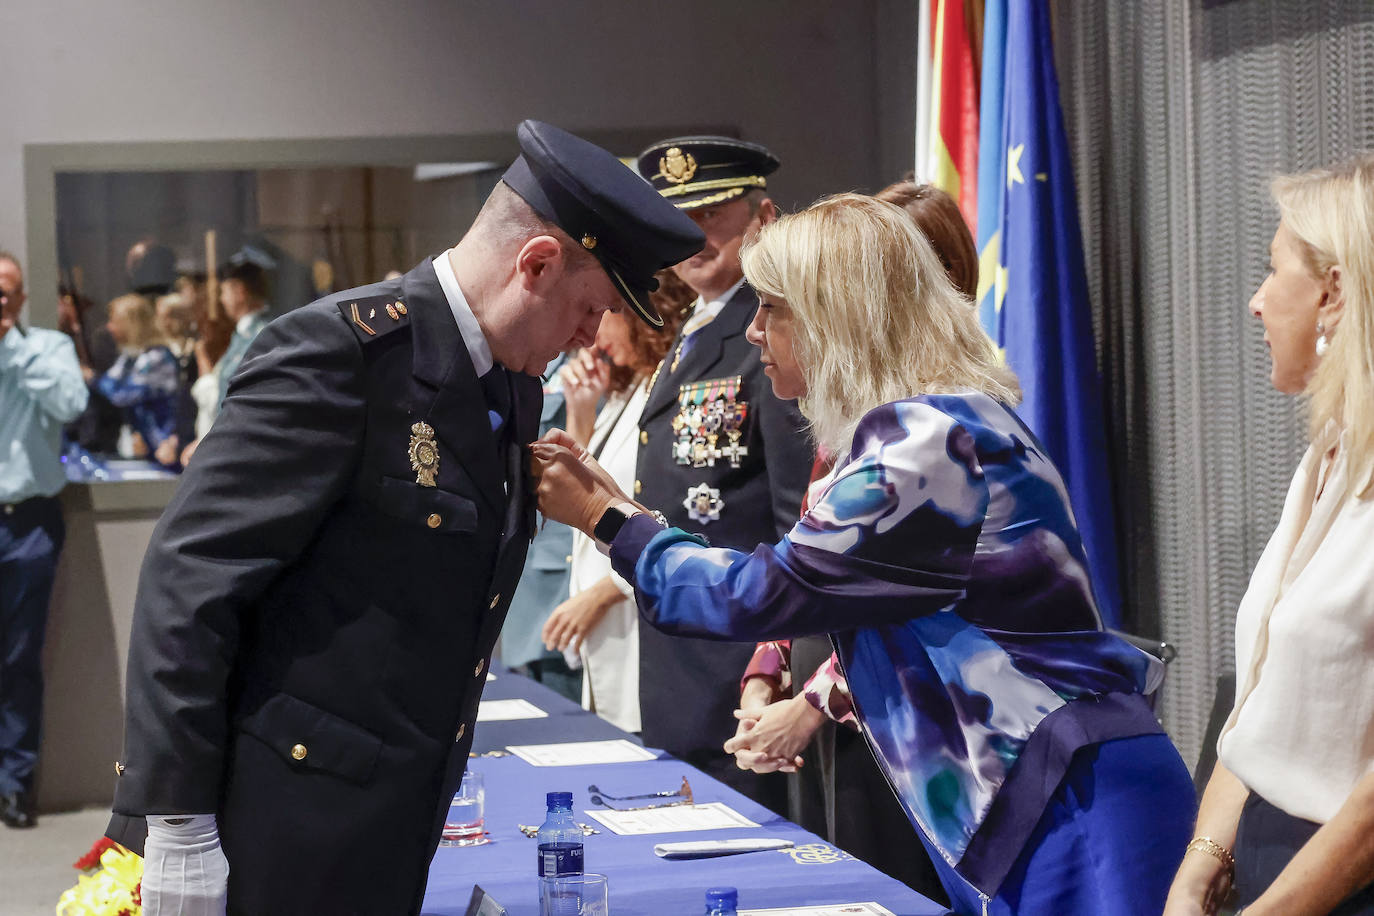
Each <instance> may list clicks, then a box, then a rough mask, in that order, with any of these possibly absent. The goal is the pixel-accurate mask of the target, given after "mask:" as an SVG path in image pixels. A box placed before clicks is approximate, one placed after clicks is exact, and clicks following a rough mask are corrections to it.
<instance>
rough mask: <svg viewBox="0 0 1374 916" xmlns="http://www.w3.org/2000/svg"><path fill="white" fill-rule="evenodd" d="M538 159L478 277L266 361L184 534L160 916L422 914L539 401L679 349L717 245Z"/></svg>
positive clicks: (478, 227)
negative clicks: (611, 359)
mask: <svg viewBox="0 0 1374 916" xmlns="http://www.w3.org/2000/svg"><path fill="white" fill-rule="evenodd" d="M518 136H519V141H520V147H521V150H522V155H521V156H520V158H518V159H517V160H516V162H515V163H514V165H512V166H511V168H510V169H509V171H507V172H506V174H505V176H504V178H503V180H502V182H501V183H500V184H498V185H497V188H496V190H494V191H493V192H492V195H491V197H490V198H489V199H488V200H487V202H486V204H485V205H484V207H483V209H482V211H481V213H479V215H478V217H477V219H476V221H475V222H474V223H473V226H472V228H471V229H470V230H469V231H468V233H467V234H466V235H465V236H464V237H463V239H462V241H460V242H459V243H458V244H457V245H456V246H455V247H454V248H453V249H451V250H450V251H448V252H445V253H444V254H443V255H441V256H439V257H437V258H435V259H433V260H428V261H425V262H424V263H422V264H420V265H419V266H418V267H416V268H415V269H414V270H412V271H410V273H408V274H406V275H405V276H404V277H402V278H400V279H398V280H393V281H388V282H383V283H378V284H374V285H372V286H367V287H363V288H360V289H354V290H349V291H346V292H343V293H339V294H337V295H333V296H330V297H328V298H326V299H322V300H319V301H317V302H314V303H312V304H310V305H308V306H305V307H303V308H300V309H297V310H295V311H293V312H290V313H288V314H287V315H285V316H283V317H281V318H279V319H277V320H276V321H274V322H273V323H272V324H270V325H269V326H268V327H267V328H266V329H265V330H264V331H263V332H262V333H261V335H260V336H259V337H258V339H257V341H256V342H255V343H254V345H253V347H252V349H251V350H250V351H249V353H248V354H247V356H246V358H245V359H244V361H243V364H242V366H241V368H240V370H239V372H238V373H237V375H236V376H235V377H234V380H233V382H232V384H231V386H230V390H229V395H228V398H227V400H226V401H225V403H224V407H223V410H222V411H221V413H220V415H219V418H218V419H217V421H216V423H215V426H214V428H213V429H212V431H211V432H210V434H209V435H208V436H207V437H206V438H205V440H204V441H203V442H202V443H201V446H200V448H199V450H198V451H197V454H196V460H195V461H194V462H193V463H192V464H191V466H190V468H189V470H188V471H187V473H186V475H185V477H184V478H183V479H182V481H181V484H180V486H179V488H178V490H177V493H176V496H175V497H174V499H173V500H172V502H171V504H170V505H169V506H168V508H167V511H166V512H165V514H164V515H163V517H162V520H161V521H160V523H159V524H158V527H157V530H156V531H155V533H154V535H153V540H152V543H151V545H150V547H149V550H148V555H147V558H146V559H145V561H144V566H143V571H142V575H141V577H140V581H139V589H138V597H137V603H136V608H135V613H134V624H133V635H132V640H131V646H130V653H129V671H128V679H127V684H128V703H127V709H128V715H127V723H126V731H125V746H124V756H123V758H122V761H121V762H120V763H117V764H116V765H115V768H116V771H117V772H118V774H119V778H118V783H117V789H116V794H115V802H114V811H115V816H114V818H113V820H112V821H111V824H110V828H109V831H108V833H109V836H110V837H111V838H112V839H115V840H117V841H118V842H120V843H122V844H124V845H125V846H129V847H131V848H133V849H135V850H136V851H140V852H144V853H145V863H146V868H145V873H144V875H145V877H144V884H143V894H144V901H145V908H147V907H149V906H150V902H151V904H152V908H151V910H150V911H151V912H162V913H168V912H173V913H183V914H184V913H195V914H199V913H222V912H224V908H225V906H226V902H225V901H226V894H227V908H228V912H230V913H235V914H252V916H271V914H277V913H282V914H286V913H290V914H298V913H318V914H323V913H328V914H331V916H337V914H367V916H378V914H401V913H418V912H419V909H420V905H421V901H422V899H423V895H424V888H425V879H426V875H427V872H428V867H429V862H430V858H431V856H432V855H433V852H434V849H435V846H436V845H437V843H438V840H439V835H440V830H441V827H442V824H443V820H444V815H445V813H446V811H447V806H448V801H449V799H450V798H451V797H452V796H453V793H454V791H455V789H456V787H457V785H458V782H459V780H460V778H461V776H462V773H463V770H464V766H465V764H466V762H467V757H468V749H469V747H470V746H471V742H472V731H473V723H474V721H475V718H476V715H477V704H478V699H479V698H480V696H481V693H482V687H483V685H484V683H485V679H486V678H485V675H486V669H487V664H488V661H489V658H490V653H491V650H492V646H493V643H494V642H495V640H496V637H497V634H498V632H499V631H500V629H501V623H502V620H503V618H504V616H505V613H506V608H507V605H508V603H509V599H510V593H511V591H512V589H513V587H514V585H515V583H516V581H517V579H518V578H519V575H520V570H521V567H522V565H523V562H524V558H525V552H526V546H527V544H528V543H529V539H530V535H531V533H532V531H533V518H534V511H535V503H534V500H533V497H532V495H531V494H530V491H529V486H530V481H529V476H528V455H527V450H526V449H525V444H526V443H528V442H529V441H531V440H532V439H533V438H534V437H535V436H536V435H537V432H538V424H539V415H540V401H541V391H540V384H539V380H538V379H537V378H535V377H534V374H535V373H537V372H539V371H540V370H542V369H543V368H544V366H545V365H546V364H547V363H548V362H549V360H550V359H551V358H552V357H553V356H554V355H555V354H556V353H557V352H558V351H560V350H562V349H564V348H565V347H567V346H569V345H584V346H585V345H589V344H591V343H592V340H593V338H594V335H595V331H596V327H597V325H598V323H599V321H600V317H601V313H602V312H604V311H606V310H608V309H616V308H619V307H622V306H623V305H626V304H628V305H629V306H630V307H631V308H632V309H633V310H635V311H636V312H637V313H638V314H639V315H640V316H641V317H642V318H644V319H645V320H647V321H651V322H657V321H658V320H659V318H658V315H657V313H656V312H654V311H653V309H652V307H651V306H649V304H648V296H647V293H648V291H649V290H650V289H651V288H652V287H653V286H654V285H655V283H654V281H653V273H654V271H655V270H658V269H660V268H662V267H664V266H667V265H670V264H673V263H675V262H677V261H679V260H681V259H682V258H684V257H687V256H689V255H691V254H693V253H694V252H696V251H697V250H698V249H699V248H700V247H701V244H702V236H701V233H700V232H699V231H698V230H697V228H696V227H695V226H693V225H692V223H691V221H690V220H688V219H687V218H686V217H684V216H683V215H682V214H680V213H678V212H677V211H676V210H675V209H674V208H673V207H672V206H670V205H669V204H667V203H666V202H665V201H664V200H663V199H662V198H661V197H659V196H658V195H657V194H655V193H654V192H653V191H652V189H650V188H649V187H647V186H646V185H645V184H644V183H643V182H642V181H640V179H639V178H638V176H636V175H635V174H634V173H633V172H632V171H631V170H630V169H627V168H626V167H625V166H624V165H623V164H621V163H620V162H619V161H618V160H616V159H615V158H614V157H612V156H611V155H610V154H608V153H606V152H605V151H604V150H601V149H599V148H598V147H595V146H593V145H592V144H590V143H587V142H585V141H583V140H581V139H579V138H577V137H574V136H572V135H571V134H568V133H566V132H564V131H561V130H559V129H558V128H555V127H552V126H549V125H546V124H540V123H538V122H533V121H526V122H525V123H523V124H522V125H521V126H520V129H519V132H518ZM145 825H146V826H145ZM145 830H146V848H145V841H144V837H145ZM364 863H365V867H364ZM226 871H227V880H226ZM226 885H227V888H226ZM159 907H160V909H159Z"/></svg>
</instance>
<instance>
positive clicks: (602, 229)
mask: <svg viewBox="0 0 1374 916" xmlns="http://www.w3.org/2000/svg"><path fill="white" fill-rule="evenodd" d="M516 136H517V137H518V138H519V140H520V150H521V155H520V157H519V158H518V159H516V160H515V162H514V164H512V165H511V167H510V168H509V169H507V170H506V174H505V175H503V176H501V180H502V181H504V182H505V183H506V184H507V185H508V186H510V189H511V190H513V191H514V192H515V193H516V194H519V195H520V196H521V197H522V198H523V199H524V201H525V203H527V204H529V205H530V206H531V207H532V208H533V209H534V211H535V212H536V213H538V214H539V215H540V216H541V217H543V218H544V219H546V220H548V221H549V222H551V223H553V224H554V225H556V226H558V228H560V229H562V230H563V231H564V232H566V233H567V234H568V235H570V236H572V237H573V239H575V240H576V241H578V242H580V243H581V244H582V247H583V248H585V249H587V251H589V252H590V253H591V254H592V255H593V256H594V257H595V258H596V259H597V261H599V262H600V263H601V266H602V267H603V268H604V269H605V271H606V273H607V275H608V276H610V278H611V282H612V283H614V284H615V287H616V289H617V290H619V291H620V295H621V296H623V297H624V298H625V301H626V302H628V303H629V304H630V308H632V309H634V311H635V314H636V315H638V316H639V317H640V318H643V319H644V320H645V321H647V322H648V323H649V324H651V325H653V326H654V327H662V326H663V319H662V318H660V317H659V314H658V310H657V309H655V308H654V307H653V306H652V305H650V304H649V293H650V292H652V291H653V290H656V289H658V281H657V280H655V279H654V274H655V273H657V272H658V271H659V270H662V269H663V268H665V267H671V266H672V265H674V264H676V263H678V262H679V261H682V260H685V259H687V258H690V257H691V256H692V255H694V254H696V253H697V252H698V251H700V250H701V249H702V247H703V246H704V245H705V244H706V237H705V236H704V235H702V233H701V230H700V229H698V228H697V226H696V224H695V223H693V222H692V221H691V220H690V219H688V218H687V217H686V216H685V215H683V214H682V213H679V212H678V211H677V210H676V209H675V208H674V207H673V206H671V205H670V204H669V203H668V202H667V201H665V200H664V199H663V198H662V197H660V196H659V195H658V194H657V193H655V192H654V189H653V188H651V187H649V185H647V184H645V183H644V182H643V181H642V180H640V178H639V176H638V175H636V174H635V173H634V170H633V169H630V168H629V167H627V166H626V165H625V164H624V163H623V162H621V161H620V160H619V159H617V158H616V157H614V156H612V155H611V154H610V153H608V152H606V151H605V150H604V149H602V148H601V147H599V146H595V145H593V144H591V143H588V142H587V141H586V140H583V139H582V138H581V137H575V136H573V135H572V134H570V133H568V132H567V131H565V130H562V129H560V128H557V127H554V126H553V125H552V124H545V123H543V122H541V121H525V122H523V123H521V125H520V127H519V129H518V130H517V131H516Z"/></svg>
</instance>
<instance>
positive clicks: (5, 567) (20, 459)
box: [0, 252, 87, 828]
mask: <svg viewBox="0 0 1374 916" xmlns="http://www.w3.org/2000/svg"><path fill="white" fill-rule="evenodd" d="M24 301H25V296H24V272H23V270H22V269H21V268H20V266H19V261H18V260H17V259H16V258H15V257H14V256H13V255H11V254H8V253H6V252H0V823H4V824H5V826H7V827H20V828H22V827H32V826H34V824H36V823H37V817H36V815H35V813H34V806H33V776H34V768H35V767H36V765H37V763H38V739H39V727H40V725H41V722H42V713H43V671H42V664H41V661H42V659H41V656H42V651H43V635H44V632H45V630H46V628H47V619H48V600H49V598H50V597H51V595H52V586H53V577H54V575H55V574H56V572H57V558H58V554H59V553H60V552H61V550H62V541H63V538H64V536H65V533H66V529H65V527H64V526H63V523H62V507H61V505H60V504H59V503H58V501H57V493H58V491H59V490H61V489H62V486H63V484H65V483H66V480H67V479H66V474H65V473H64V471H63V468H62V457H61V456H62V424H64V423H68V422H70V421H72V420H73V419H75V418H76V417H77V416H78V415H79V414H80V413H81V411H82V410H83V409H84V408H85V406H86V400H87V391H86V383H85V380H84V379H83V378H82V377H81V366H80V364H79V363H78V362H77V359H76V348H75V347H74V346H73V345H72V342H71V340H70V339H69V338H68V337H67V335H65V334H63V333H62V332H60V331H49V330H45V329H43V328H33V327H25V326H24V325H23V324H22V323H21V321H20V313H21V312H22V311H23V308H24Z"/></svg>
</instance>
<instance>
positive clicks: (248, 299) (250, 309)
mask: <svg viewBox="0 0 1374 916" xmlns="http://www.w3.org/2000/svg"><path fill="white" fill-rule="evenodd" d="M219 302H220V306H221V308H223V310H224V315H225V317H226V318H228V319H229V321H231V322H233V325H234V336H233V337H231V338H230V339H229V348H228V349H227V350H225V352H224V357H223V358H222V359H221V360H220V367H219V399H220V403H223V402H224V397H225V395H226V394H227V393H228V391H229V380H230V379H232V378H233V377H234V373H235V372H237V371H238V368H239V363H241V362H243V355H244V354H245V353H247V352H248V347H249V346H250V345H251V344H252V343H253V341H254V340H255V339H256V338H257V336H258V334H259V333H260V332H261V331H262V329H263V328H265V327H267V322H268V321H270V320H271V314H270V311H269V309H268V306H267V271H266V270H264V269H263V267H262V266H261V265H260V264H258V263H257V262H255V261H254V260H252V259H251V258H250V257H244V258H242V259H238V260H234V261H231V263H230V264H229V266H228V267H226V268H225V269H224V271H223V275H222V276H221V278H220V282H219Z"/></svg>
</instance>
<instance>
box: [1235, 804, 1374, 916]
mask: <svg viewBox="0 0 1374 916" xmlns="http://www.w3.org/2000/svg"><path fill="white" fill-rule="evenodd" d="M1320 827H1321V824H1315V823H1313V822H1312V821H1305V820H1303V819H1301V818H1297V817H1294V816H1293V815H1291V814H1287V813H1285V812H1283V811H1281V810H1279V809H1278V808H1276V807H1274V806H1273V805H1271V804H1269V802H1267V801H1265V800H1264V799H1262V798H1260V797H1259V796H1258V795H1256V794H1254V793H1253V792H1252V793H1250V797H1249V798H1248V799H1246V801H1245V807H1244V808H1243V809H1242V810H1241V813H1240V824H1239V826H1238V827H1237V828H1236V851H1235V855H1236V891H1237V893H1238V895H1239V897H1240V902H1241V904H1242V905H1248V904H1250V903H1251V902H1253V901H1254V900H1255V898H1257V897H1259V895H1260V894H1262V893H1264V891H1265V889H1266V888H1268V887H1269V885H1271V884H1273V883H1274V879H1275V878H1277V877H1278V876H1279V872H1281V871H1283V869H1284V866H1286V865H1287V864H1288V863H1289V861H1290V860H1291V859H1292V858H1293V856H1294V855H1296V854H1297V851H1298V850H1299V849H1301V848H1302V847H1303V844H1305V843H1306V842H1307V841H1308V840H1310V839H1311V838H1312V834H1314V833H1316V832H1317V830H1318V829H1319V828H1320ZM1331 916H1374V885H1367V886H1365V888H1364V889H1363V890H1360V891H1356V892H1355V894H1354V895H1353V896H1351V897H1347V898H1346V899H1345V901H1344V902H1342V903H1341V905H1340V906H1338V907H1336V908H1335V909H1334V910H1332V911H1331Z"/></svg>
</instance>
